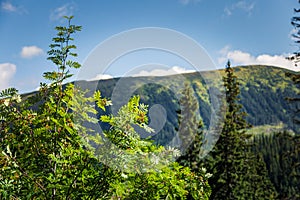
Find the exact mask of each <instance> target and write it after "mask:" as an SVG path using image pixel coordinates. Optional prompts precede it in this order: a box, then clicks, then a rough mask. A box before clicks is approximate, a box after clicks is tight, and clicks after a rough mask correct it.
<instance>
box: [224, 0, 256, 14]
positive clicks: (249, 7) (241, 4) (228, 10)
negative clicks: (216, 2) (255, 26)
mask: <svg viewBox="0 0 300 200" xmlns="http://www.w3.org/2000/svg"><path fill="white" fill-rule="evenodd" d="M254 7H255V3H254V2H251V3H248V2H247V1H245V0H243V1H238V2H237V3H235V4H232V5H231V6H229V7H225V8H224V12H225V14H226V15H227V16H230V15H232V14H233V12H234V11H235V10H241V11H244V12H246V13H247V14H248V15H251V14H252V11H253V9H254Z"/></svg>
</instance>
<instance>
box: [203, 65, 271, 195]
mask: <svg viewBox="0 0 300 200" xmlns="http://www.w3.org/2000/svg"><path fill="white" fill-rule="evenodd" d="M223 81H224V87H225V94H226V103H227V107H226V115H225V120H224V126H223V129H222V132H221V135H220V137H219V140H218V141H217V143H216V145H215V147H214V148H213V150H212V152H211V153H210V155H209V157H208V158H207V159H206V161H207V163H206V165H207V168H208V170H209V171H208V172H210V173H212V174H213V176H212V177H211V178H210V179H209V183H210V185H211V188H212V194H211V197H210V199H264V197H263V196H264V195H266V196H268V199H270V198H271V199H272V198H273V196H276V194H274V195H273V193H276V192H274V189H271V192H270V193H269V192H268V191H267V192H268V194H256V193H257V191H255V187H254V186H258V187H263V186H262V185H259V184H261V183H263V181H261V179H260V178H258V177H259V176H258V174H257V173H256V172H258V171H259V170H261V168H260V167H261V166H259V165H257V161H258V160H257V159H255V158H254V157H253V155H251V154H250V153H249V144H250V143H249V139H250V135H249V134H247V133H246V129H247V128H248V127H249V124H248V123H247V122H246V120H245V116H246V113H245V112H243V111H242V105H241V104H240V103H239V100H240V99H239V94H240V89H239V86H240V84H239V81H238V78H237V77H236V76H235V74H234V70H233V69H232V68H231V66H230V62H228V63H227V66H226V69H225V76H224V77H223ZM262 167H265V165H264V163H263V165H262ZM257 169H259V170H257ZM264 169H265V168H264ZM255 177H256V179H255ZM265 177H266V176H265ZM265 177H262V178H263V179H264V178H265ZM267 181H268V180H267ZM269 183H270V182H268V184H269ZM273 188H274V187H273Z"/></svg>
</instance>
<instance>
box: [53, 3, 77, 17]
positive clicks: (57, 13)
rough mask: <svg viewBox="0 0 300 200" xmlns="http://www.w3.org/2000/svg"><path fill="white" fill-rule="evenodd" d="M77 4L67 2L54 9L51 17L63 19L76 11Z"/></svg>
mask: <svg viewBox="0 0 300 200" xmlns="http://www.w3.org/2000/svg"><path fill="white" fill-rule="evenodd" d="M75 8H76V5H75V4H74V3H67V4H65V5H63V6H61V7H58V8H56V9H54V10H53V11H52V12H51V14H50V19H51V20H53V21H57V20H58V21H61V20H63V17H64V16H71V15H73V13H74V11H75Z"/></svg>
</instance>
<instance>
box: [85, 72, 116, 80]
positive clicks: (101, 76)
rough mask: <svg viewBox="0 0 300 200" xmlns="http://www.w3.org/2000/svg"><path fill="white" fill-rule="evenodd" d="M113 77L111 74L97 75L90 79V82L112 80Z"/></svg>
mask: <svg viewBox="0 0 300 200" xmlns="http://www.w3.org/2000/svg"><path fill="white" fill-rule="evenodd" d="M112 78H114V77H113V76H111V75H109V74H97V75H96V76H95V77H94V78H91V79H89V81H96V80H106V79H112Z"/></svg>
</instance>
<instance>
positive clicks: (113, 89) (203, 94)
mask: <svg viewBox="0 0 300 200" xmlns="http://www.w3.org/2000/svg"><path fill="white" fill-rule="evenodd" d="M234 70H235V74H236V76H237V77H238V79H239V80H240V83H241V87H240V89H241V95H240V99H241V103H242V105H243V107H244V109H245V111H246V112H247V113H248V116H247V121H248V122H249V123H250V124H252V125H254V126H262V125H277V124H279V123H282V124H283V125H284V128H286V129H292V130H296V129H297V127H296V126H295V125H294V123H293V120H292V119H293V113H294V112H293V108H294V107H295V106H296V105H294V104H291V103H289V102H288V101H287V100H286V98H287V97H293V96H295V94H296V92H297V88H296V87H295V85H294V84H293V83H292V81H291V80H290V79H289V78H288V77H287V76H286V73H287V72H291V71H289V70H286V69H282V68H277V67H272V66H260V65H255V66H240V67H235V68H234ZM223 74H224V71H223V70H215V71H207V72H201V73H198V72H195V73H190V74H179V75H173V76H164V77H124V78H115V79H110V80H100V81H93V82H87V81H78V82H76V84H77V85H79V86H80V87H81V88H83V89H90V90H91V92H92V91H93V90H95V89H97V90H100V91H101V93H102V94H103V96H106V97H110V98H112V100H113V102H114V108H115V109H114V110H113V111H112V112H114V111H116V110H117V109H118V107H120V106H121V105H122V104H125V103H126V101H127V100H128V99H129V97H130V96H132V95H134V94H138V95H140V96H141V100H142V102H143V103H145V104H148V105H149V108H150V111H151V107H152V108H155V109H153V110H154V111H155V112H153V113H154V114H153V115H154V116H155V113H160V114H162V115H159V116H160V119H159V120H158V121H157V120H156V121H155V118H152V122H153V125H154V126H155V128H156V129H159V130H157V133H158V134H157V135H155V136H154V139H155V140H156V141H157V142H159V143H160V144H167V143H168V141H170V140H171V139H172V137H173V136H174V134H175V132H176V131H175V128H176V127H178V122H177V113H176V111H178V110H179V109H180V104H179V99H180V90H181V89H182V86H183V82H188V83H189V84H190V85H191V87H193V89H194V91H195V96H196V98H197V99H198V101H199V105H200V108H199V111H200V113H201V117H202V119H203V121H204V124H205V125H206V127H209V124H210V119H211V113H212V108H211V101H212V99H211V96H210V95H209V94H210V93H209V92H211V91H212V90H215V89H216V88H218V89H222V81H220V80H221V79H215V78H214V77H216V76H217V75H220V76H223ZM204 77H205V78H204ZM208 82H210V83H212V84H210V83H209V86H208V84H206V83H208ZM208 87H209V88H210V91H208ZM90 94H91V93H90ZM158 105H159V106H158ZM153 106H154V107H153ZM153 110H152V111H153ZM164 113H166V118H165V115H164ZM157 116H158V115H156V117H157ZM164 120H166V122H165V123H164V124H159V123H160V122H159V121H164ZM150 123H151V116H150ZM146 136H149V135H144V137H146Z"/></svg>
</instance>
